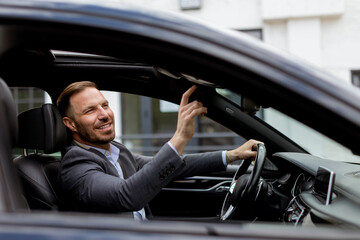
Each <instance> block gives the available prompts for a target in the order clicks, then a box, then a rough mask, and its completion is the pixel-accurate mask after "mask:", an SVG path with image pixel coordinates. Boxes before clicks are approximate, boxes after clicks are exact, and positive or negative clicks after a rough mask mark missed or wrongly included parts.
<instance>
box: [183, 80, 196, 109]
mask: <svg viewBox="0 0 360 240" xmlns="http://www.w3.org/2000/svg"><path fill="white" fill-rule="evenodd" d="M196 88H197V87H196V85H194V86H192V87H191V88H189V89H188V90H187V91H186V92H185V93H184V94H183V95H182V98H181V102H180V107H182V106H185V105H186V104H188V103H189V98H190V96H191V94H193V92H195V90H196Z"/></svg>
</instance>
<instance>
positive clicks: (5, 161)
mask: <svg viewBox="0 0 360 240" xmlns="http://www.w3.org/2000/svg"><path fill="white" fill-rule="evenodd" d="M0 126H1V130H0V176H1V183H0V185H1V187H0V209H1V210H0V211H20V210H27V209H28V205H27V203H26V201H25V200H24V198H23V196H22V193H21V191H20V186H19V182H18V178H17V176H16V171H15V169H14V165H13V162H12V159H13V157H12V149H13V147H15V144H16V139H17V130H18V125H17V121H16V108H15V103H14V99H13V97H12V95H11V92H10V89H9V88H8V86H7V85H6V83H5V82H4V81H3V80H2V79H0Z"/></svg>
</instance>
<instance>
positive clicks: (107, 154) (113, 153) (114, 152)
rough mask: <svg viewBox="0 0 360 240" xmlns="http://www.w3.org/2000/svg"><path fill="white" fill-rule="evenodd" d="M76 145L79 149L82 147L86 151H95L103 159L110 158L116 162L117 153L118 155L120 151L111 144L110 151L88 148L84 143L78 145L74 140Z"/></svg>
mask: <svg viewBox="0 0 360 240" xmlns="http://www.w3.org/2000/svg"><path fill="white" fill-rule="evenodd" d="M74 141H75V143H76V144H78V145H79V146H80V147H83V148H85V149H87V150H89V149H90V148H92V149H95V150H97V151H99V152H101V153H102V154H103V155H104V156H105V157H111V158H112V159H115V160H117V158H118V157H119V153H120V149H119V148H117V147H116V146H115V145H113V144H112V143H110V151H108V150H105V149H102V148H97V147H94V146H90V145H87V144H84V143H79V142H78V141H76V140H74Z"/></svg>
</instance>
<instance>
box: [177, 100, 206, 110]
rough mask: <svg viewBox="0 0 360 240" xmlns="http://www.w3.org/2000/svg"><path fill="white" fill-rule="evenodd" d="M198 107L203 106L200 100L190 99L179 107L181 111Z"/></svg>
mask: <svg viewBox="0 0 360 240" xmlns="http://www.w3.org/2000/svg"><path fill="white" fill-rule="evenodd" d="M200 107H203V104H202V102H199V101H196V100H195V101H192V102H191V103H188V104H186V105H185V106H183V107H182V108H181V109H182V112H190V111H192V110H193V109H195V108H200Z"/></svg>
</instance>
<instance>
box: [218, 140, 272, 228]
mask: <svg viewBox="0 0 360 240" xmlns="http://www.w3.org/2000/svg"><path fill="white" fill-rule="evenodd" d="M265 157H266V148H265V146H264V145H263V144H260V143H259V144H258V145H257V154H256V158H255V164H254V168H253V170H252V172H251V174H250V176H249V175H245V173H246V170H247V169H248V168H249V166H250V163H251V161H250V160H244V161H243V163H242V164H241V166H240V167H239V168H238V170H237V171H236V173H235V175H234V177H233V179H232V182H231V185H230V188H229V192H228V193H227V194H226V197H225V200H224V203H223V206H222V209H221V215H220V219H221V220H222V221H225V220H228V219H230V218H231V217H233V215H234V213H235V210H236V208H237V206H238V205H239V204H240V203H241V202H244V200H255V199H256V198H257V193H258V191H256V190H257V186H258V184H259V180H260V174H261V171H262V169H263V166H264V163H265Z"/></svg>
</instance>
